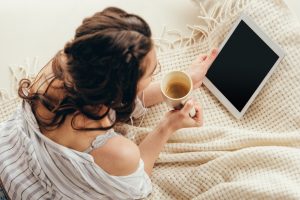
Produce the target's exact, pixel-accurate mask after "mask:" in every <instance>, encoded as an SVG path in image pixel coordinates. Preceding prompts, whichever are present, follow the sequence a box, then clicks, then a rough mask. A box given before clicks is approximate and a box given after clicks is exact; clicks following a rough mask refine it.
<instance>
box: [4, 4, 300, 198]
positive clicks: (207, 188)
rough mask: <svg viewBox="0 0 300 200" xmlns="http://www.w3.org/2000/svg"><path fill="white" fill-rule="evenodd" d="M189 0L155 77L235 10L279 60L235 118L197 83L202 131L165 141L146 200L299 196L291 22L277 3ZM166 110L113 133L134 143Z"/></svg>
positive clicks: (298, 78) (299, 110) (210, 43)
mask: <svg viewBox="0 0 300 200" xmlns="http://www.w3.org/2000/svg"><path fill="white" fill-rule="evenodd" d="M194 1H195V3H196V4H197V5H198V6H199V10H200V12H199V24H197V25H194V26H190V28H191V36H190V37H187V38H184V37H181V38H179V39H178V40H176V41H171V42H169V44H167V46H168V47H165V48H174V49H173V50H168V51H163V50H165V49H164V46H163V45H159V46H158V47H159V50H161V52H160V54H159V60H160V62H161V64H162V66H163V71H162V73H161V74H160V76H158V77H157V79H160V78H161V76H163V74H164V73H166V72H168V71H170V70H173V69H185V68H186V67H187V66H188V65H189V64H190V63H191V61H192V60H193V59H194V58H195V56H196V55H198V54H199V53H207V52H208V51H209V50H210V49H211V48H212V47H215V46H218V45H219V44H220V43H221V42H222V40H223V38H224V37H225V35H226V33H227V32H228V31H229V29H230V28H231V25H232V24H233V23H234V21H235V20H236V19H237V18H238V15H239V13H240V12H242V11H244V12H246V13H247V14H248V15H249V16H250V17H252V18H253V20H254V21H255V22H256V23H257V24H258V25H259V26H260V27H261V28H262V29H263V30H264V31H265V32H266V33H267V34H268V35H269V36H270V37H271V38H272V39H273V40H274V41H276V42H277V43H278V44H279V45H280V46H281V47H282V48H283V49H284V50H285V52H286V57H285V58H284V59H283V61H282V62H281V64H280V65H279V66H278V68H277V69H276V71H275V72H274V74H273V75H272V76H271V78H270V79H269V80H268V82H267V84H266V85H265V87H264V88H263V90H262V91H261V92H260V94H259V95H258V97H257V98H256V99H255V101H254V103H253V104H252V105H251V107H250V108H249V110H248V111H247V112H246V114H245V116H244V117H243V118H242V119H241V120H236V119H235V118H233V117H232V116H231V114H230V113H229V112H228V111H227V110H226V109H225V108H224V107H223V106H222V105H221V104H220V103H219V102H218V101H217V99H216V98H215V97H214V96H213V95H212V94H211V93H210V92H209V91H208V90H207V89H206V88H205V87H204V86H202V87H201V89H199V90H197V91H195V92H194V97H195V98H196V99H197V100H199V101H200V102H201V103H202V106H203V110H204V126H203V127H202V128H193V129H183V130H180V131H178V132H176V133H175V134H174V135H173V136H172V137H171V138H170V140H169V141H168V143H167V144H166V145H165V148H164V149H163V151H162V152H161V154H160V156H159V159H158V160H157V162H156V164H155V168H154V171H153V176H152V177H151V179H152V182H153V192H152V194H151V195H150V196H149V197H148V199H300V149H299V147H300V66H299V65H300V25H299V23H298V22H297V20H296V18H295V16H294V15H293V14H292V13H291V11H290V10H289V9H288V8H287V7H286V5H285V4H284V2H283V1H282V0H260V1H258V0H251V1H248V0H247V1H246V0H226V1H223V0H222V1H221V0H219V1H217V0H209V1H208V0H206V1H205V0H194ZM174 18H175V20H176V16H174ZM160 40H161V41H165V40H163V39H160ZM160 44H162V43H161V42H160ZM165 46H166V45H165ZM0 97H1V95H0ZM3 97H4V96H2V98H3ZM17 103H18V100H17V99H14V100H11V101H4V102H3V103H2V104H1V107H0V121H3V120H5V119H6V118H7V117H8V115H9V114H10V113H11V112H12V111H13V110H14V108H15V105H16V104H17ZM167 110H168V109H167V107H166V105H165V104H164V103H162V104H160V105H156V106H153V107H151V108H150V109H149V110H148V113H147V114H146V116H145V118H144V120H143V122H142V127H138V126H131V125H124V126H121V127H117V130H118V131H121V132H123V131H124V132H128V137H129V138H133V140H134V141H135V142H136V143H137V144H138V143H140V141H141V140H142V139H143V137H145V135H146V134H147V132H149V131H150V130H151V127H153V126H155V125H156V124H157V122H158V121H159V120H160V118H161V117H162V115H163V114H164V113H165V112H166V111H167ZM134 124H139V121H135V122H134ZM153 148H155V147H153Z"/></svg>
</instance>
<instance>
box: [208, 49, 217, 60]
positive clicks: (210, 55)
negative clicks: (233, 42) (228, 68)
mask: <svg viewBox="0 0 300 200" xmlns="http://www.w3.org/2000/svg"><path fill="white" fill-rule="evenodd" d="M217 55H218V49H216V48H214V49H213V50H212V51H211V53H210V54H209V56H208V59H207V61H209V62H212V61H214V60H215V58H216V57H217Z"/></svg>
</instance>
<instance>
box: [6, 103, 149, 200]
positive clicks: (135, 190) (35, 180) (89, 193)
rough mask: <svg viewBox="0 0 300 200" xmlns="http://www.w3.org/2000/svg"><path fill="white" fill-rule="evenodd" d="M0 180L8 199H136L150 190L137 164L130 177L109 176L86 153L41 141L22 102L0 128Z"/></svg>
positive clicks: (45, 138) (50, 141)
mask: <svg viewBox="0 0 300 200" xmlns="http://www.w3.org/2000/svg"><path fill="white" fill-rule="evenodd" d="M0 177H1V180H2V181H3V184H4V187H5V189H6V191H7V192H8V194H9V196H10V198H11V199H31V200H32V199H86V200H88V199H139V198H143V197H146V196H148V194H150V193H151V191H152V185H151V180H150V178H149V176H148V175H147V174H146V173H145V171H144V162H143V160H140V165H139V167H138V169H137V170H136V171H135V172H134V173H133V174H130V175H128V176H112V175H110V174H108V173H106V172H105V171H104V170H103V169H101V168H100V167H99V166H98V165H96V164H95V162H94V160H93V157H92V156H91V155H90V154H87V153H83V152H78V151H75V150H72V149H69V148H67V147H64V146H61V145H59V144H57V143H55V142H53V141H52V140H50V139H49V138H47V137H45V136H44V135H43V134H42V133H41V132H40V131H39V127H38V124H37V122H36V119H35V117H34V115H33V113H32V111H31V107H30V105H29V104H28V103H26V102H25V101H23V103H22V105H20V106H19V108H17V110H16V112H15V113H14V115H13V116H12V117H11V118H10V120H8V121H6V122H3V123H1V124H0Z"/></svg>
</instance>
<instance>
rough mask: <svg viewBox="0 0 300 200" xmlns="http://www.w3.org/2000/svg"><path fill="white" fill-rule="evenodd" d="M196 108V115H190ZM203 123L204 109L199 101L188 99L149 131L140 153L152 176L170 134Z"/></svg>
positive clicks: (146, 168)
mask: <svg viewBox="0 0 300 200" xmlns="http://www.w3.org/2000/svg"><path fill="white" fill-rule="evenodd" d="M193 106H194V107H195V109H196V116H195V117H193V118H191V117H190V116H189V112H190V110H191V109H192V108H193ZM202 124H203V120H202V110H201V108H200V107H199V105H198V104H197V103H193V101H192V100H190V101H188V102H187V103H186V104H185V105H184V107H183V108H182V109H181V110H176V111H175V110H174V111H170V112H168V113H167V114H166V115H165V116H164V118H163V119H162V121H161V122H160V123H159V124H158V126H157V127H156V128H155V130H154V131H153V132H150V133H148V135H147V136H146V137H145V138H144V140H143V141H142V142H141V143H140V144H139V149H140V155H141V158H142V160H143V161H144V163H145V171H146V173H147V174H148V175H149V176H150V175H151V173H152V169H153V166H154V163H155V161H156V159H157V157H158V156H159V153H160V152H161V150H162V149H163V147H164V145H165V144H166V142H167V141H168V139H169V138H170V136H171V135H172V134H173V133H174V132H175V131H176V130H178V129H181V128H188V127H200V126H202Z"/></svg>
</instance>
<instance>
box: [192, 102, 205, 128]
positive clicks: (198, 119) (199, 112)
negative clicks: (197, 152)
mask: <svg viewBox="0 0 300 200" xmlns="http://www.w3.org/2000/svg"><path fill="white" fill-rule="evenodd" d="M195 109H196V115H195V117H194V118H193V119H194V120H195V126H199V127H200V126H202V125H203V112H202V109H201V107H200V106H195Z"/></svg>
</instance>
